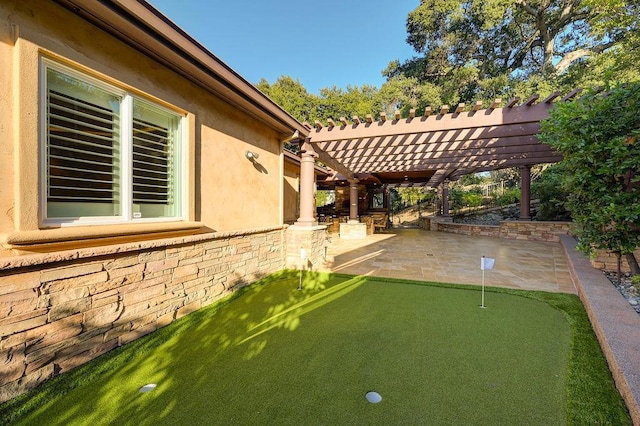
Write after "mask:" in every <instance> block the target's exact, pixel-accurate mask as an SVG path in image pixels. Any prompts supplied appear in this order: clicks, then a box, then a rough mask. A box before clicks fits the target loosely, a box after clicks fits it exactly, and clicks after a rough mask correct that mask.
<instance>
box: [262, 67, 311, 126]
mask: <svg viewBox="0 0 640 426" xmlns="http://www.w3.org/2000/svg"><path fill="white" fill-rule="evenodd" d="M256 87H257V88H258V90H260V91H261V92H262V93H264V94H265V95H267V96H268V97H269V98H270V99H271V100H272V101H274V102H275V103H277V104H278V105H280V106H281V107H282V108H284V110H285V111H287V112H288V113H289V114H291V115H292V116H293V117H295V118H296V119H297V120H299V121H302V122H304V121H307V122H311V120H314V119H315V118H316V117H315V115H316V114H315V113H316V110H317V105H318V102H319V99H318V97H317V96H315V95H312V94H311V93H309V92H307V89H306V88H305V87H304V86H303V85H302V83H300V80H294V79H293V78H291V77H290V76H288V75H281V76H280V77H278V79H277V80H276V81H275V82H274V83H273V84H270V83H269V82H268V81H267V80H266V79H264V78H263V79H262V80H260V82H259V83H258V84H257V85H256Z"/></svg>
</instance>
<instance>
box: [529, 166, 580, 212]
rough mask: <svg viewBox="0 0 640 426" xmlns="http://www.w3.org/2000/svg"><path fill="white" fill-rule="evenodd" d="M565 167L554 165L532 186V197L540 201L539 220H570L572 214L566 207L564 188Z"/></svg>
mask: <svg viewBox="0 0 640 426" xmlns="http://www.w3.org/2000/svg"><path fill="white" fill-rule="evenodd" d="M563 173H564V167H563V165H562V163H559V164H554V165H552V166H550V167H548V168H547V169H546V170H545V171H543V172H542V174H541V175H540V178H539V179H538V180H537V181H536V182H533V183H532V184H531V195H532V197H533V198H538V199H539V200H540V208H539V209H538V213H537V214H536V219H537V220H570V219H571V214H570V213H569V212H568V211H567V209H566V207H565V202H566V200H567V192H566V191H565V190H564V186H563Z"/></svg>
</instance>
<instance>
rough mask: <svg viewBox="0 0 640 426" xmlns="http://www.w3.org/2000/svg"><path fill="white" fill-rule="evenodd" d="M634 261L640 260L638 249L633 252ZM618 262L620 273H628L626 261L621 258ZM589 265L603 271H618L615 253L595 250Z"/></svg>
mask: <svg viewBox="0 0 640 426" xmlns="http://www.w3.org/2000/svg"><path fill="white" fill-rule="evenodd" d="M634 254H635V256H636V259H640V248H639V249H637V250H636V251H635V252H634ZM621 260H622V261H621V262H620V269H621V270H622V272H629V271H631V268H629V263H628V262H627V259H626V258H625V257H624V256H622V259H621ZM591 265H592V266H593V267H594V268H598V269H603V270H605V271H617V270H618V258H617V256H616V254H615V253H612V252H610V251H606V250H596V251H595V253H594V256H593V257H592V258H591Z"/></svg>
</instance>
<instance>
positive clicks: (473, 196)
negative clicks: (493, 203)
mask: <svg viewBox="0 0 640 426" xmlns="http://www.w3.org/2000/svg"><path fill="white" fill-rule="evenodd" d="M462 202H463V203H464V205H465V206H468V207H479V206H481V205H482V195H480V194H478V193H475V192H465V193H464V194H463V195H462Z"/></svg>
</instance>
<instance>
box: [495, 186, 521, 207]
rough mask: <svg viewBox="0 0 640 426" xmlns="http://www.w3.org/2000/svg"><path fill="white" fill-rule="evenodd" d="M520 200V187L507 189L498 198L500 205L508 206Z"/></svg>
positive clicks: (497, 201)
mask: <svg viewBox="0 0 640 426" xmlns="http://www.w3.org/2000/svg"><path fill="white" fill-rule="evenodd" d="M519 201H520V190H519V189H518V188H510V189H505V190H504V193H503V194H502V195H500V196H499V197H498V198H497V199H496V203H498V205H499V206H508V205H509V204H514V203H517V202H519Z"/></svg>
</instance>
